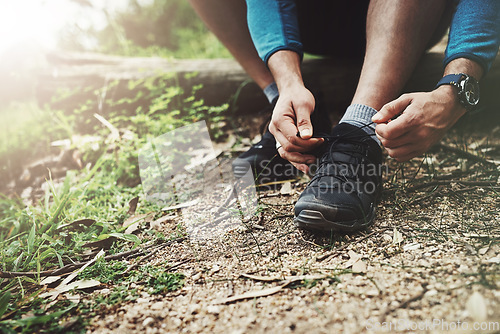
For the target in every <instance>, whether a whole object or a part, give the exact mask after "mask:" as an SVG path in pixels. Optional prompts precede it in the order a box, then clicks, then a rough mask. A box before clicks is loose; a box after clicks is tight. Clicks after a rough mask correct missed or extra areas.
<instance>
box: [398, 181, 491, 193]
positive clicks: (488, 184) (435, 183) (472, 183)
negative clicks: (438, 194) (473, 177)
mask: <svg viewBox="0 0 500 334" xmlns="http://www.w3.org/2000/svg"><path fill="white" fill-rule="evenodd" d="M452 183H459V184H462V185H464V186H472V187H494V186H495V185H497V182H495V181H452V180H436V181H431V182H428V183H422V184H417V185H415V186H413V187H409V188H406V191H408V192H412V191H416V190H420V189H425V188H429V187H435V186H446V185H450V184H452Z"/></svg>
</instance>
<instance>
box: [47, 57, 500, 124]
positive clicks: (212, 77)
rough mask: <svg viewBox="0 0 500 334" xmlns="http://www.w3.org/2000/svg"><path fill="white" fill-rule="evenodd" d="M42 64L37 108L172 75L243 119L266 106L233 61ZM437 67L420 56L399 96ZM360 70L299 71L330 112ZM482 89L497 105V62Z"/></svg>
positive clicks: (319, 67) (325, 67) (423, 87)
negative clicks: (62, 97)
mask: <svg viewBox="0 0 500 334" xmlns="http://www.w3.org/2000/svg"><path fill="white" fill-rule="evenodd" d="M47 59H48V62H49V65H50V66H49V69H48V70H47V71H46V72H44V73H43V74H42V75H40V77H39V85H38V89H37V97H38V100H39V102H40V103H42V104H44V103H48V102H50V101H51V100H52V99H53V97H54V96H56V94H57V92H58V91H59V90H60V89H67V90H75V91H76V90H82V89H84V88H85V87H89V86H92V87H104V86H105V85H106V84H108V83H109V82H112V81H118V82H122V83H126V82H128V81H129V80H137V79H144V78H151V77H155V76H159V75H162V74H165V73H175V78H174V79H173V80H172V83H171V84H172V85H180V86H181V87H185V88H186V89H187V90H188V88H189V87H193V86H195V85H200V84H201V85H202V86H203V87H202V88H201V89H200V90H199V91H197V93H196V94H197V97H199V98H203V99H204V101H205V103H206V104H207V105H221V104H223V103H226V102H227V101H228V100H230V98H231V97H234V96H235V94H236V95H237V99H236V103H235V106H236V107H237V110H238V113H239V114H242V115H246V114H251V113H252V112H255V111H257V110H260V109H261V108H262V107H264V106H265V105H266V104H267V102H266V99H265V97H264V95H263V94H262V92H261V90H260V89H259V88H258V87H257V85H256V84H254V83H253V82H252V81H251V80H250V78H249V77H248V76H247V75H246V73H245V72H244V71H243V69H242V68H241V67H240V65H239V64H238V63H237V62H236V61H234V60H233V59H189V60H170V59H164V58H155V57H151V58H131V57H119V56H109V55H101V54H81V53H57V54H55V53H52V54H49V55H47ZM442 62H443V54H442V52H429V53H427V54H426V55H424V57H423V58H422V60H421V61H420V63H419V64H418V66H417V68H416V70H415V72H414V73H413V75H412V78H411V80H410V81H409V83H408V85H407V86H406V87H405V89H404V91H406V92H410V91H429V90H431V89H432V88H433V87H434V85H435V84H436V82H437V81H438V80H439V78H440V77H441V75H442ZM360 67H361V64H359V63H356V62H353V61H336V60H334V59H306V60H305V61H304V62H303V65H302V71H303V77H304V81H305V83H306V86H307V87H308V88H309V89H311V90H312V91H313V92H314V93H315V94H317V95H321V96H322V98H323V101H324V103H325V105H326V106H328V108H329V109H331V110H334V111H342V110H345V107H346V106H348V105H349V103H350V100H351V98H352V95H353V93H354V90H355V88H356V83H357V80H358V78H359V73H360ZM193 73H194V74H193ZM123 86H125V85H123ZM116 89H117V91H115V92H113V96H114V97H115V98H116V97H123V96H126V94H127V91H126V89H123V90H122V91H120V85H118V86H117V88H116ZM481 89H482V92H481V93H482V102H481V104H482V105H483V106H484V105H494V106H500V94H498V92H500V57H497V59H496V61H495V63H494V66H493V67H492V69H491V70H490V72H489V73H488V75H487V76H486V77H485V78H484V79H483V80H482V82H481ZM128 93H130V91H128ZM77 102H78V101H74V103H77Z"/></svg>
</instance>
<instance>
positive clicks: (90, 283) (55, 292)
mask: <svg viewBox="0 0 500 334" xmlns="http://www.w3.org/2000/svg"><path fill="white" fill-rule="evenodd" d="M101 256H104V251H103V250H102V249H101V251H100V252H99V253H97V255H96V256H95V257H94V258H93V259H92V260H90V261H89V262H87V263H85V265H84V266H82V267H81V268H80V269H78V270H77V271H75V272H73V273H71V274H70V275H69V276H68V277H66V278H65V279H64V281H62V282H61V284H59V285H58V286H57V287H56V288H54V289H50V290H49V291H48V292H45V293H43V294H41V295H40V298H45V297H50V299H52V300H54V299H56V298H57V296H59V294H61V293H64V292H67V291H70V290H73V289H87V288H92V287H94V286H97V285H99V284H101V283H100V282H99V281H96V280H83V281H77V282H73V283H70V282H71V281H72V280H74V279H75V277H76V276H78V274H80V273H81V272H83V271H84V270H85V268H87V267H88V266H90V265H91V264H93V263H94V262H95V261H97V259H98V258H100V257H101Z"/></svg>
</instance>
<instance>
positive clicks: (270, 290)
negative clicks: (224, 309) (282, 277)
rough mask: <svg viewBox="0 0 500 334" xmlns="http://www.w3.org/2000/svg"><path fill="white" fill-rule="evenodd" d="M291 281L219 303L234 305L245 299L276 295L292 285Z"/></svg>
mask: <svg viewBox="0 0 500 334" xmlns="http://www.w3.org/2000/svg"><path fill="white" fill-rule="evenodd" d="M290 283H291V281H286V282H285V283H283V284H281V285H278V286H275V287H272V288H268V289H263V290H256V291H249V292H246V293H244V294H241V295H237V296H233V297H229V298H226V299H223V300H222V301H220V302H218V304H228V303H233V302H236V301H239V300H245V299H253V298H258V297H266V296H270V295H274V294H275V293H277V292H279V291H280V290H281V289H283V288H284V287H286V286H287V285H288V284H290Z"/></svg>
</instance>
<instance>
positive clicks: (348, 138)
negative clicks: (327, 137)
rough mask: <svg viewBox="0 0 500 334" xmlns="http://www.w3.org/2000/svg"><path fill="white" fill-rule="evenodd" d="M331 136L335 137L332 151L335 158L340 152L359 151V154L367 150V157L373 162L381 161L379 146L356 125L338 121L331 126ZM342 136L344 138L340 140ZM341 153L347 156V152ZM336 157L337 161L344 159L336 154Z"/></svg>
mask: <svg viewBox="0 0 500 334" xmlns="http://www.w3.org/2000/svg"><path fill="white" fill-rule="evenodd" d="M332 137H335V138H336V139H333V140H334V141H335V143H334V145H335V148H334V151H333V152H332V153H333V154H334V159H335V160H336V158H337V157H336V155H338V154H339V153H340V152H359V153H361V154H365V153H366V152H367V153H368V157H369V159H370V160H372V161H373V162H376V163H380V162H381V161H382V156H381V155H382V150H381V148H380V146H379V145H378V144H377V142H376V141H375V140H373V139H372V138H370V137H369V135H368V133H366V132H365V131H364V130H363V129H360V128H359V127H357V126H354V125H351V124H347V123H340V124H338V125H337V126H336V127H334V128H333V130H332ZM343 138H344V139H345V140H342V139H343ZM363 147H366V150H367V151H365V150H363ZM343 155H344V156H347V155H348V154H343ZM349 156H351V155H349ZM338 158H339V161H346V160H345V158H343V157H342V156H338ZM351 159H352V157H351Z"/></svg>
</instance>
